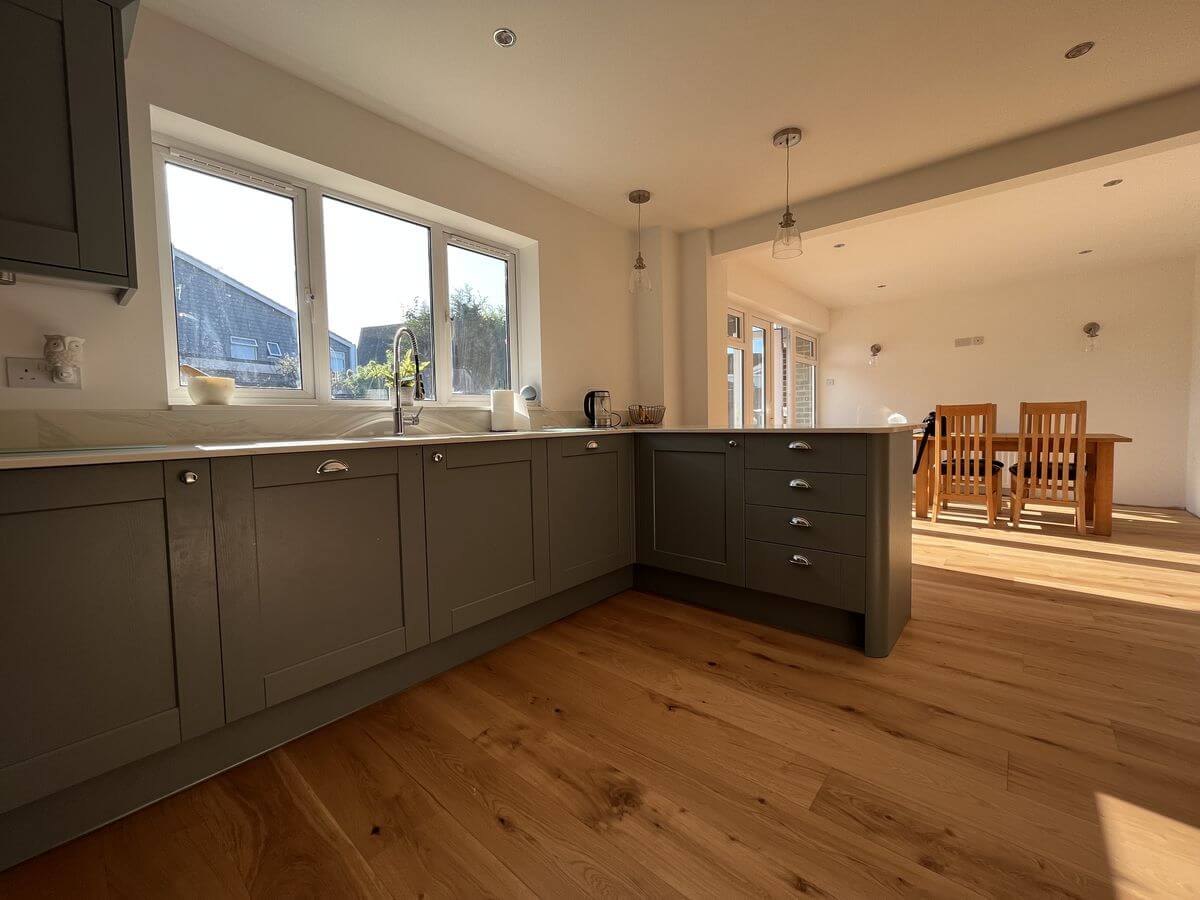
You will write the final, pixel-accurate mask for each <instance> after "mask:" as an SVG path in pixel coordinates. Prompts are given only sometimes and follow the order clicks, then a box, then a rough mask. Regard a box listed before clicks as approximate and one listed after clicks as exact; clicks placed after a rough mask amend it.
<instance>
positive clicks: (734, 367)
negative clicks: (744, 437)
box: [725, 347, 746, 428]
mask: <svg viewBox="0 0 1200 900" xmlns="http://www.w3.org/2000/svg"><path fill="white" fill-rule="evenodd" d="M743 355H744V353H743V351H742V350H739V349H738V348H737V347H726V348H725V370H726V371H725V377H726V382H727V391H728V395H729V398H728V405H729V427H730V428H741V427H742V421H743V419H742V404H743V403H744V402H745V399H746V389H745V387H744V384H743V381H742V374H743V373H742V357H743Z"/></svg>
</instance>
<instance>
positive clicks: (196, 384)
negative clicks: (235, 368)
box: [187, 375, 234, 406]
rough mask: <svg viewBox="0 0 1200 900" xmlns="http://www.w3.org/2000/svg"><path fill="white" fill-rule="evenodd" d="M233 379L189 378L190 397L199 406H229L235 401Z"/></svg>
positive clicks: (209, 376) (219, 377) (215, 377)
mask: <svg viewBox="0 0 1200 900" xmlns="http://www.w3.org/2000/svg"><path fill="white" fill-rule="evenodd" d="M233 387H234V382H233V379H232V378H224V377H222V376H220V375H190V376H188V383H187V390H188V396H189V397H191V398H192V402H193V403H195V404H196V405H197V406H228V405H229V401H231V400H232V399H233Z"/></svg>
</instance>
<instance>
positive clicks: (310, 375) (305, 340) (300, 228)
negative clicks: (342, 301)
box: [292, 189, 317, 399]
mask: <svg viewBox="0 0 1200 900" xmlns="http://www.w3.org/2000/svg"><path fill="white" fill-rule="evenodd" d="M305 200H306V195H305V192H304V191H303V190H302V189H297V191H296V193H295V195H294V196H293V197H292V235H293V241H294V243H295V248H296V249H295V254H296V325H297V331H298V332H299V334H298V335H297V339H298V343H297V347H298V349H299V351H300V391H298V392H297V393H298V394H299V395H300V396H304V397H312V398H314V399H315V398H316V397H317V389H316V382H315V380H314V367H313V352H312V350H313V346H314V344H315V343H316V341H315V340H314V337H313V335H314V323H313V316H312V304H311V303H310V302H309V297H310V294H309V285H310V284H311V283H312V276H311V275H310V274H309V269H308V212H307V210H308V204H307V203H306V202H305Z"/></svg>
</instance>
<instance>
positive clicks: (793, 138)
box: [771, 125, 804, 149]
mask: <svg viewBox="0 0 1200 900" xmlns="http://www.w3.org/2000/svg"><path fill="white" fill-rule="evenodd" d="M803 137H804V132H803V131H801V130H800V129H799V128H797V127H796V126H795V125H789V126H788V127H787V128H780V129H779V130H778V131H777V132H775V134H774V135H773V136H772V137H771V143H772V144H774V145H775V146H776V147H788V148H789V149H790V148H792V147H795V146H796V145H797V144H799V143H800V141H801V139H802V138H803Z"/></svg>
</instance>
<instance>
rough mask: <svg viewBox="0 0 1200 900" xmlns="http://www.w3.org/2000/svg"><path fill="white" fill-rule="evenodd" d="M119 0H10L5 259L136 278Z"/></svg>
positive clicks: (75, 274) (1, 101) (1, 85)
mask: <svg viewBox="0 0 1200 900" xmlns="http://www.w3.org/2000/svg"><path fill="white" fill-rule="evenodd" d="M124 5H125V4H124V3H120V2H113V3H107V2H101V0H0V35H4V52H3V53H0V121H3V122H4V123H5V129H6V134H5V138H4V140H2V141H0V269H12V270H16V271H21V272H33V273H35V274H41V275H49V276H58V277H65V278H72V279H79V280H84V281H91V282H96V283H99V284H105V285H110V286H112V287H114V288H115V289H117V290H118V293H119V295H120V296H121V297H122V298H123V297H124V296H125V295H126V294H127V292H128V291H129V290H131V289H132V288H133V287H135V286H136V272H135V267H134V258H133V217H132V207H131V203H130V192H129V148H128V135H127V131H126V122H125V83H124V59H123V33H122V24H121V10H120V7H121V6H124Z"/></svg>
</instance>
